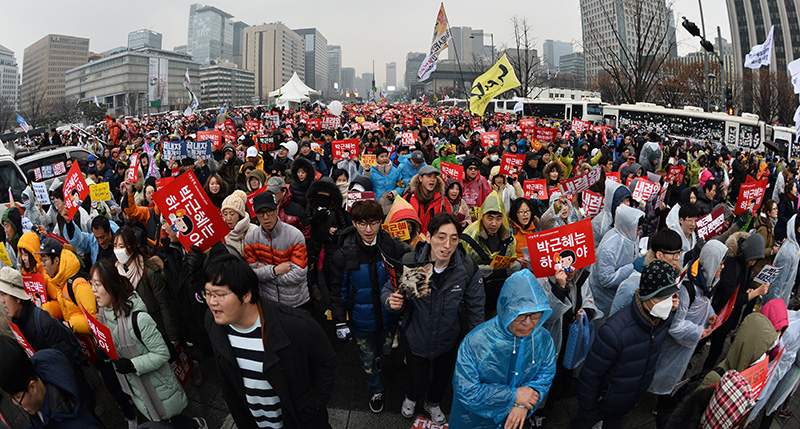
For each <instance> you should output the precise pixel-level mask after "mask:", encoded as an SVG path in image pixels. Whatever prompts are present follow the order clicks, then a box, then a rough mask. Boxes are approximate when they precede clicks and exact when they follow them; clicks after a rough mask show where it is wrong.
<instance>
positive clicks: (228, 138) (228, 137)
mask: <svg viewBox="0 0 800 429" xmlns="http://www.w3.org/2000/svg"><path fill="white" fill-rule="evenodd" d="M223 136H224V137H225V143H226V144H227V143H230V144H232V145H235V144H236V139H237V138H238V137H236V134H234V133H229V132H225V133H223Z"/></svg>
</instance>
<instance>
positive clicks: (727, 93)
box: [725, 87, 733, 114]
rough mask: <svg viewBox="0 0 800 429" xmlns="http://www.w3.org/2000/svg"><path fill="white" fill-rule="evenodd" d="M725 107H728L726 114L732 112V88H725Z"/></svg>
mask: <svg viewBox="0 0 800 429" xmlns="http://www.w3.org/2000/svg"><path fill="white" fill-rule="evenodd" d="M725 107H726V108H727V109H728V114H732V112H733V88H731V87H727V88H725Z"/></svg>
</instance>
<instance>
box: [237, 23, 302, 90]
mask: <svg viewBox="0 0 800 429" xmlns="http://www.w3.org/2000/svg"><path fill="white" fill-rule="evenodd" d="M242 37H243V38H244V39H243V40H242V43H243V52H244V58H243V59H244V68H245V69H247V70H250V71H252V72H254V73H255V84H256V95H257V96H258V97H259V99H261V101H266V100H267V98H268V94H269V93H270V92H271V91H274V90H276V89H278V88H280V87H281V86H283V84H285V83H286V82H288V81H289V79H290V78H291V77H292V74H293V73H294V72H297V75H298V76H299V77H300V79H304V77H305V55H304V54H305V42H304V40H303V37H301V36H300V35H299V34H297V33H295V32H294V31H292V30H291V29H289V27H287V26H285V25H283V24H281V23H273V24H262V25H253V26H250V27H247V28H245V29H244V32H243V35H242ZM309 86H310V85H309ZM315 89H316V88H315Z"/></svg>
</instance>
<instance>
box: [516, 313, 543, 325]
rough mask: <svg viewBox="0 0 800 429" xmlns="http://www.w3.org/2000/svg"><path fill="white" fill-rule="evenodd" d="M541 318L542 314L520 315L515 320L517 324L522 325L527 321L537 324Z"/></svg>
mask: <svg viewBox="0 0 800 429" xmlns="http://www.w3.org/2000/svg"><path fill="white" fill-rule="evenodd" d="M540 317H541V313H530V314H520V315H519V316H517V317H516V318H515V319H514V321H515V322H517V323H522V322H524V321H526V320H527V321H530V322H531V323H535V322H536V321H537V320H539V318H540Z"/></svg>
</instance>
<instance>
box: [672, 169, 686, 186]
mask: <svg viewBox="0 0 800 429" xmlns="http://www.w3.org/2000/svg"><path fill="white" fill-rule="evenodd" d="M685 171H686V167H684V166H683V165H670V166H669V171H668V172H667V182H675V183H683V174H684V172H685Z"/></svg>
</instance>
